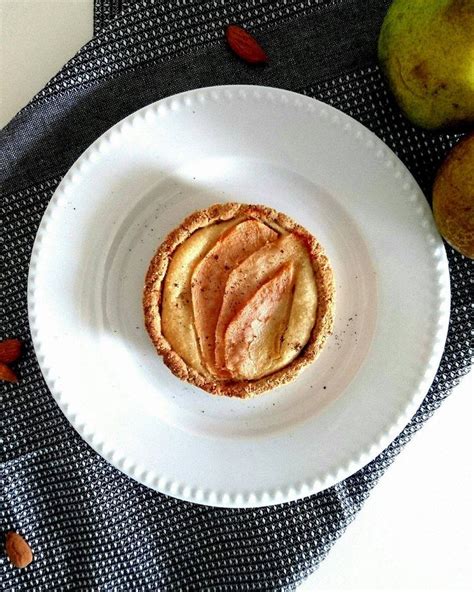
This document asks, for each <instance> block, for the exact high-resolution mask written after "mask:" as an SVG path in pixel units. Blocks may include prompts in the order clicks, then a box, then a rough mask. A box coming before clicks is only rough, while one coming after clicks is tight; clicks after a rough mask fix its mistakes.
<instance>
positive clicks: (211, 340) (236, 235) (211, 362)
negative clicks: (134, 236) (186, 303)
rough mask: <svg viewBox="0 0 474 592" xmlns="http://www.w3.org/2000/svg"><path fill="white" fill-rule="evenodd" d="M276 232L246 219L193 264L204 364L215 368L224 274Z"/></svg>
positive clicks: (196, 320)
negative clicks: (216, 335) (216, 339)
mask: <svg viewBox="0 0 474 592" xmlns="http://www.w3.org/2000/svg"><path fill="white" fill-rule="evenodd" d="M277 237H278V234H277V233H276V232H275V231H274V230H272V229H271V228H269V227H268V226H267V225H266V224H263V223H262V222H259V221H258V220H252V219H251V220H245V221H243V222H240V223H239V224H237V225H235V226H233V227H232V228H231V229H230V230H228V231H226V232H224V233H223V234H222V235H221V236H220V237H219V239H218V240H217V242H216V244H215V245H214V246H213V247H212V249H210V251H209V252H208V253H207V254H206V256H205V257H204V258H203V259H202V260H201V261H200V262H199V263H198V264H197V265H196V268H195V269H194V272H193V274H192V279H191V294H192V304H193V312H194V324H195V326H196V331H197V334H198V338H199V344H200V348H201V353H202V359H203V361H204V364H205V365H206V367H207V368H208V370H209V371H210V372H211V373H214V370H215V357H214V350H215V334H216V325H217V320H218V318H219V312H220V309H221V305H222V299H223V296H224V289H225V285H226V281H227V278H228V276H229V274H230V273H231V272H232V270H233V269H234V268H235V267H237V266H238V265H239V264H240V263H241V262H242V261H243V260H244V259H246V258H247V257H248V256H249V255H251V254H252V253H253V252H254V251H257V250H258V249H260V248H261V247H263V246H264V245H265V244H266V243H268V242H270V241H274V240H275V239H277Z"/></svg>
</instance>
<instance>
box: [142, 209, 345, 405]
mask: <svg viewBox="0 0 474 592" xmlns="http://www.w3.org/2000/svg"><path fill="white" fill-rule="evenodd" d="M245 217H252V218H256V219H258V220H262V221H263V222H266V223H267V224H269V225H270V226H271V225H272V224H276V225H277V226H279V227H281V228H284V229H285V230H287V231H288V232H294V233H296V234H297V235H298V236H299V237H300V238H302V239H303V240H304V242H305V244H306V246H307V249H308V252H309V254H310V257H311V262H312V265H313V270H314V276H315V280H316V288H317V295H318V305H317V309H316V321H315V324H314V327H313V331H312V333H311V337H310V339H309V341H308V343H307V344H306V345H305V346H304V348H303V349H302V350H301V352H300V354H299V355H298V356H297V357H296V358H295V360H293V362H291V363H290V364H288V366H285V367H284V368H282V369H281V370H279V371H277V372H275V373H273V374H270V375H269V376H265V377H264V378H260V379H258V380H254V381H238V382H235V381H217V380H215V379H214V378H213V377H211V376H203V375H202V374H199V373H198V372H197V371H196V370H194V368H191V367H190V366H189V365H188V364H186V363H185V362H184V360H183V359H182V358H181V357H180V356H179V355H178V354H177V353H176V352H175V351H174V350H173V349H172V348H171V346H170V344H169V343H168V341H167V339H166V338H165V337H164V335H163V334H162V331H161V315H160V308H161V296H162V284H163V280H164V278H165V275H166V271H167V269H168V265H169V262H170V260H171V257H172V256H173V253H174V251H175V250H176V248H177V247H178V246H179V245H181V244H182V243H183V242H184V241H185V240H186V239H187V238H189V237H190V236H191V234H193V232H195V231H196V230H198V229H200V228H203V227H205V226H208V225H210V224H213V223H216V222H222V221H226V220H231V219H233V218H245ZM334 296H335V289H334V278H333V273H332V269H331V266H330V263H329V260H328V258H327V257H326V255H325V253H324V250H323V248H322V247H321V245H320V244H319V243H318V241H317V240H316V239H315V238H314V236H312V235H311V234H310V233H309V232H308V231H307V230H306V229H305V228H303V227H302V226H300V225H299V224H297V223H296V222H295V221H294V220H292V219H291V218H290V217H289V216H286V215H285V214H282V213H281V212H277V211H276V210H274V209H272V208H269V207H267V206H263V205H249V204H238V203H227V204H215V205H212V206H210V207H209V208H206V209H204V210H199V211H197V212H194V213H193V214H191V215H190V216H188V217H187V218H186V219H185V220H184V222H183V223H182V224H181V225H180V226H179V227H178V228H176V229H175V230H173V231H172V232H171V233H170V234H169V235H168V236H167V237H166V239H165V241H164V242H163V243H162V245H161V246H160V248H159V249H158V251H157V252H156V254H155V256H154V257H153V259H152V261H151V263H150V266H149V268H148V273H147V275H146V279H145V290H144V295H143V307H144V313H145V326H146V329H147V331H148V333H149V335H150V337H151V339H152V341H153V343H154V345H155V348H156V350H157V351H158V353H159V354H160V355H162V356H163V360H164V362H165V364H166V365H167V366H168V368H169V369H170V370H171V371H172V372H173V374H175V375H176V376H177V377H178V378H180V379H181V380H185V381H186V382H189V383H191V384H194V385H195V386H198V387H199V388H201V389H203V390H205V391H207V392H209V393H212V394H215V395H226V396H228V397H239V398H247V397H251V396H254V395H257V394H259V393H262V392H264V391H268V390H270V389H273V388H275V387H277V386H281V385H283V384H286V383H288V382H290V381H292V380H293V379H294V378H296V376H297V375H298V374H299V373H300V372H301V370H302V369H303V368H304V367H305V366H307V365H308V364H310V363H311V362H313V361H314V360H315V358H316V357H317V356H318V354H319V352H320V351H321V348H322V347H323V345H324V342H325V341H326V339H327V337H328V336H329V335H330V334H331V331H332V326H333V322H334Z"/></svg>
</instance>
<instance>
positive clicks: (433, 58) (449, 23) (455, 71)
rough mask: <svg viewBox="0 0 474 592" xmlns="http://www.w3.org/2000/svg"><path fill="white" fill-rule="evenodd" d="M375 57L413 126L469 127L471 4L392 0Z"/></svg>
mask: <svg viewBox="0 0 474 592" xmlns="http://www.w3.org/2000/svg"><path fill="white" fill-rule="evenodd" d="M378 55H379V60H380V63H381V65H382V69H383V70H384V72H385V74H386V76H387V78H388V80H389V83H390V86H391V89H392V91H393V93H394V95H395V98H396V100H397V102H398V104H399V105H400V107H401V109H402V111H403V112H404V113H405V115H406V116H407V117H408V118H409V119H410V120H411V121H413V123H415V124H417V125H420V126H422V127H425V128H430V129H436V128H449V127H458V128H459V127H463V126H464V127H471V126H472V125H473V124H474V0H394V2H393V3H392V4H391V6H390V8H389V10H388V12H387V14H386V16H385V20H384V22H383V24H382V29H381V31H380V36H379V42H378Z"/></svg>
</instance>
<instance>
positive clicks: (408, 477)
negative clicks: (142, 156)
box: [0, 0, 474, 592]
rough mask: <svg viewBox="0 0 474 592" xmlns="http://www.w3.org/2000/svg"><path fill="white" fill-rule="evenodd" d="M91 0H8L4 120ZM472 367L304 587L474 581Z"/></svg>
mask: <svg viewBox="0 0 474 592" xmlns="http://www.w3.org/2000/svg"><path fill="white" fill-rule="evenodd" d="M92 1H93V0H0V27H1V28H0V127H2V126H4V125H5V124H6V123H7V122H8V121H9V120H10V119H11V118H12V117H13V115H14V114H15V113H16V112H17V111H18V110H19V109H21V108H22V107H23V106H24V105H25V104H26V103H27V102H28V101H29V100H30V99H31V98H32V97H33V95H34V94H35V93H36V92H37V91H38V90H40V89H41V88H42V87H43V86H44V84H45V83H46V82H47V81H48V80H49V79H50V78H51V77H52V76H53V75H54V74H55V73H56V72H57V71H58V70H59V69H60V68H61V66H62V65H63V64H64V63H65V62H66V61H67V60H68V59H69V58H71V57H72V56H73V55H74V54H75V52H76V51H77V50H78V49H79V48H80V47H81V45H83V44H84V43H86V42H87V41H88V40H89V39H90V38H91V36H92V14H93V13H92V10H93V6H92ZM473 395H474V377H473V374H472V373H471V374H470V375H469V376H467V377H465V378H464V379H463V380H462V382H461V384H460V385H459V386H458V387H457V388H456V389H455V391H454V393H453V394H452V396H451V397H450V398H449V399H448V400H446V401H445V402H444V403H443V405H442V407H441V408H440V409H439V410H438V411H437V412H436V414H435V416H434V417H433V418H432V419H430V420H429V421H428V422H427V424H426V425H425V426H424V427H423V429H422V430H421V431H420V432H418V434H416V435H415V436H414V438H413V440H412V442H411V443H409V444H408V446H407V447H406V449H405V450H404V451H403V452H402V453H401V454H400V456H399V457H398V458H397V459H396V460H395V462H394V464H393V465H392V467H390V468H389V470H388V471H387V473H386V474H385V475H384V476H383V477H382V479H381V481H380V483H379V484H378V485H377V486H376V487H375V489H374V490H373V491H372V493H371V495H370V497H369V499H368V501H367V502H366V503H365V505H364V507H363V508H362V510H361V512H360V514H359V515H358V516H357V518H356V519H355V521H354V522H353V523H352V524H351V525H350V526H349V528H348V530H347V532H346V533H345V534H344V535H343V536H342V537H341V539H340V540H339V541H338V542H337V543H336V544H335V546H334V548H333V549H332V551H331V552H330V554H329V556H328V557H327V559H326V560H325V561H324V562H323V563H322V564H321V567H320V568H319V570H318V571H317V572H316V573H315V574H314V575H312V576H311V577H310V578H308V580H307V581H306V582H305V583H304V584H303V585H302V586H301V587H300V588H299V589H300V590H302V591H307V592H309V591H312V590H318V591H321V592H324V591H329V590H341V591H348V592H349V591H350V592H355V591H356V590H396V591H408V590H414V591H425V590H426V591H428V590H429V591H431V590H472V589H474V572H473V567H472V563H473V562H472V558H473V557H474V511H473V499H474V497H473V466H474V436H473V432H474V429H473V418H474V404H473Z"/></svg>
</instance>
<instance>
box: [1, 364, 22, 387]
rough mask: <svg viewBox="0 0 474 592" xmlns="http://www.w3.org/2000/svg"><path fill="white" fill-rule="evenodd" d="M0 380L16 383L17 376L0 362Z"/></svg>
mask: <svg viewBox="0 0 474 592" xmlns="http://www.w3.org/2000/svg"><path fill="white" fill-rule="evenodd" d="M0 380H6V381H7V382H18V376H17V375H16V374H15V373H14V372H13V370H12V369H11V368H9V367H8V366H7V365H6V364H4V363H3V362H0Z"/></svg>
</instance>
